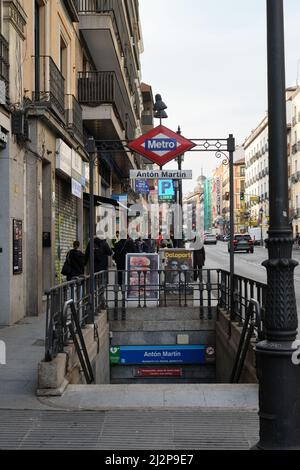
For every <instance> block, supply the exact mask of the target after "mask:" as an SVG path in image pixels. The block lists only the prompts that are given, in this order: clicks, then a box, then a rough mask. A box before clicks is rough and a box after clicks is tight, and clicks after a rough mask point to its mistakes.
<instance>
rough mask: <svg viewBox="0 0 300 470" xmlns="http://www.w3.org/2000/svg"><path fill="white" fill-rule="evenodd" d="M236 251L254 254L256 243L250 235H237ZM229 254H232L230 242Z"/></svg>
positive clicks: (234, 239)
mask: <svg viewBox="0 0 300 470" xmlns="http://www.w3.org/2000/svg"><path fill="white" fill-rule="evenodd" d="M233 245H234V251H246V252H247V253H254V243H253V240H252V238H251V236H250V235H249V234H248V233H243V234H241V233H237V234H236V235H234V238H233ZM228 253H230V241H229V242H228Z"/></svg>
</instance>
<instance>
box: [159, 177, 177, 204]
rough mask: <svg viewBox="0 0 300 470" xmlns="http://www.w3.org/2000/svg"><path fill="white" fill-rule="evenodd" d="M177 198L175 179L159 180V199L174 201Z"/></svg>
mask: <svg viewBox="0 0 300 470" xmlns="http://www.w3.org/2000/svg"><path fill="white" fill-rule="evenodd" d="M174 198H175V190H174V183H173V180H159V181H158V200H159V201H161V202H162V201H166V202H167V201H169V202H172V201H173V200H174Z"/></svg>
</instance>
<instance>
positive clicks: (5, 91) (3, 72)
mask: <svg viewBox="0 0 300 470" xmlns="http://www.w3.org/2000/svg"><path fill="white" fill-rule="evenodd" d="M8 53H9V49H8V42H7V41H6V39H5V38H4V37H3V36H2V34H0V81H1V82H2V86H1V87H0V104H6V103H7V102H8V98H9V86H8V85H9V55H8Z"/></svg>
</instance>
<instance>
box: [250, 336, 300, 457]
mask: <svg viewBox="0 0 300 470" xmlns="http://www.w3.org/2000/svg"><path fill="white" fill-rule="evenodd" d="M295 351H297V348H295V346H294V343H293V342H290V341H278V342H273V341H263V342H261V343H259V344H257V346H256V357H257V375H258V379H259V410H260V411H259V418H260V441H259V442H258V443H257V444H256V446H254V447H253V449H254V450H300V365H296V364H295V363H294V361H293V355H294V353H295Z"/></svg>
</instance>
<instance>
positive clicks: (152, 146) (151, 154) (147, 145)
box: [128, 126, 196, 166]
mask: <svg viewBox="0 0 300 470" xmlns="http://www.w3.org/2000/svg"><path fill="white" fill-rule="evenodd" d="M195 146H196V144H194V142H191V141H190V140H188V139H185V138H184V137H182V136H181V135H179V134H176V133H175V132H173V131H171V130H170V129H168V128H167V127H164V126H158V127H156V128H155V129H153V130H151V131H150V132H148V133H147V134H144V135H142V136H141V137H139V138H138V139H137V140H134V141H133V142H130V143H129V144H128V148H130V150H133V151H134V152H136V153H139V154H140V155H143V156H144V157H146V158H148V159H149V160H151V161H152V162H154V163H156V164H157V165H159V166H163V165H166V163H168V162H170V161H171V160H174V158H176V157H177V156H178V155H181V154H183V153H185V152H188V151H189V150H191V149H192V148H194V147H195Z"/></svg>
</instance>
